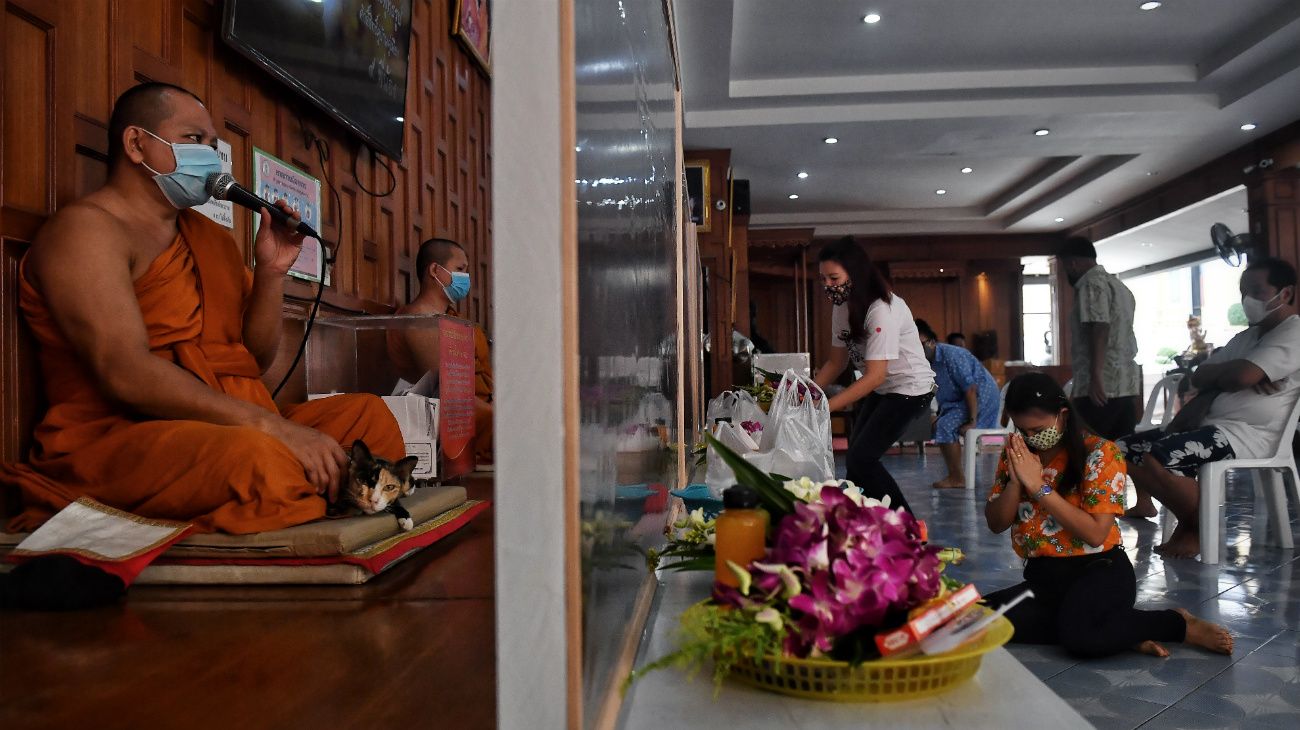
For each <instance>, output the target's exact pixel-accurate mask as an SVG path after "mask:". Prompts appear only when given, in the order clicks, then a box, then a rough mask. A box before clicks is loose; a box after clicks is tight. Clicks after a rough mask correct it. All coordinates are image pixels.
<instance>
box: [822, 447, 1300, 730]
mask: <svg viewBox="0 0 1300 730" xmlns="http://www.w3.org/2000/svg"><path fill="white" fill-rule="evenodd" d="M885 465H886V467H887V468H888V469H889V470H890V472H891V473H892V474H893V475H894V477H895V479H897V480H898V483H899V484H900V485H901V486H902V487H903V492H904V493H905V495H906V496H907V499H908V501H909V502H910V503H911V505H912V509H913V510H914V511H915V512H916V514H917V516H918V517H920V518H922V519H924V520H926V522H927V524H928V525H929V527H930V535H931V539H933V540H935V541H937V542H942V543H945V544H952V545H956V546H959V547H961V548H963V549H964V550H965V551H966V555H967V560H966V562H965V563H964V564H962V565H960V566H955V567H953V568H952V571H953V575H954V576H955V577H958V578H960V579H962V580H966V581H972V582H974V583H975V584H976V585H978V586H979V588H980V590H981V592H990V591H993V590H996V589H998V588H1004V587H1006V586H1010V585H1014V584H1016V583H1018V582H1020V580H1021V571H1022V569H1023V564H1022V563H1021V561H1020V559H1019V558H1018V557H1017V556H1016V555H1015V553H1014V552H1012V550H1011V542H1010V537H1009V535H1008V534H1005V533H1004V534H1002V535H994V534H993V533H991V532H989V530H988V528H987V527H986V526H985V524H984V513H983V507H984V499H985V497H986V496H987V494H988V489H987V488H986V487H984V488H980V489H978V490H973V491H964V490H963V491H957V490H943V491H938V490H934V489H931V488H930V486H929V485H930V483H931V482H934V481H935V480H936V479H938V478H939V477H941V476H943V473H944V468H943V461H942V459H940V458H939V456H938V454H933V453H932V454H928V455H926V456H924V457H919V456H917V455H915V453H914V452H913V453H909V454H906V455H902V456H890V457H886V460H885ZM840 466H841V470H842V469H843V463H842V456H841V464H840ZM994 466H995V464H994V458H993V457H992V456H985V457H984V458H983V461H982V462H981V463H980V469H979V474H980V483H981V484H984V483H987V482H989V481H991V479H992V474H993V469H994ZM841 473H842V471H841ZM1252 489H1253V482H1252V481H1251V480H1250V479H1244V478H1234V479H1232V480H1230V482H1229V485H1228V494H1227V504H1226V505H1225V509H1224V515H1225V519H1224V522H1225V529H1224V541H1225V543H1224V544H1225V547H1224V548H1223V552H1222V554H1221V558H1222V560H1223V562H1222V563H1221V564H1220V565H1217V566H1214V565H1203V564H1201V563H1200V561H1198V560H1169V561H1165V560H1162V559H1161V558H1160V556H1159V555H1156V554H1155V553H1153V552H1152V550H1151V548H1152V547H1154V546H1155V545H1156V544H1157V543H1159V542H1160V527H1159V524H1158V522H1157V521H1156V520H1151V521H1135V520H1121V523H1120V529H1121V531H1122V533H1123V536H1124V546H1125V548H1126V550H1127V552H1128V553H1129V557H1130V558H1132V560H1133V565H1134V568H1135V571H1136V573H1137V576H1138V601H1139V603H1140V604H1141V606H1142V607H1146V608H1175V607H1182V608H1186V609H1188V610H1190V611H1191V612H1192V613H1194V614H1196V615H1198V616H1201V617H1203V618H1207V619H1210V620H1214V621H1218V622H1221V623H1223V624H1224V625H1226V626H1227V627H1228V628H1229V629H1230V630H1231V631H1232V632H1233V634H1234V636H1235V637H1236V647H1237V648H1236V651H1235V652H1234V653H1233V655H1232V656H1230V657H1223V656H1217V655H1213V654H1209V653H1207V652H1203V651H1199V650H1197V649H1192V648H1189V647H1183V646H1179V645H1173V646H1170V647H1169V648H1170V651H1171V652H1172V656H1170V657H1169V658H1167V659H1157V658H1154V657H1148V656H1143V655H1140V654H1136V653H1133V654H1122V655H1119V656H1115V657H1110V658H1108V659H1101V660H1089V661H1080V660H1077V659H1075V658H1073V657H1071V656H1069V655H1068V654H1066V653H1065V652H1064V651H1062V650H1060V649H1058V648H1056V647H1042V646H1020V645H1013V646H1011V647H1010V649H1011V652H1012V653H1013V654H1014V655H1015V656H1016V657H1017V658H1018V659H1019V660H1020V661H1021V662H1022V663H1023V664H1024V665H1025V666H1026V667H1028V668H1029V669H1030V671H1032V672H1034V674H1036V675H1037V676H1038V677H1039V678H1041V679H1042V680H1043V681H1044V682H1046V683H1047V685H1048V686H1049V687H1051V688H1052V689H1053V690H1055V691H1056V692H1057V693H1058V694H1059V695H1061V697H1063V698H1064V699H1065V700H1066V701H1067V702H1069V703H1070V704H1071V705H1072V706H1073V707H1075V709H1077V710H1078V711H1079V712H1080V713H1081V714H1083V715H1084V716H1085V717H1087V718H1088V720H1089V721H1090V722H1092V723H1093V724H1094V725H1096V726H1097V727H1098V728H1103V729H1108V728H1137V727H1141V728H1144V729H1147V728H1252V727H1258V728H1280V727H1286V728H1297V727H1300V668H1298V665H1300V551H1296V550H1289V551H1287V550H1282V549H1280V548H1276V547H1268V546H1266V545H1265V544H1264V542H1265V538H1266V536H1265V535H1264V534H1263V533H1262V529H1263V528H1264V525H1265V524H1266V523H1267V520H1266V519H1265V515H1264V514H1263V513H1261V514H1260V515H1259V519H1256V515H1255V509H1256V505H1255V498H1254V494H1253V493H1252ZM1130 498H1131V496H1130ZM1295 512H1296V507H1295V505H1292V506H1291V515H1292V516H1293V519H1292V525H1293V527H1294V526H1295V525H1296V524H1297V521H1296V520H1295V519H1294V515H1295ZM1252 530H1254V531H1255V532H1254V534H1252Z"/></svg>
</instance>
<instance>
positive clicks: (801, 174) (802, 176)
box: [795, 172, 808, 180]
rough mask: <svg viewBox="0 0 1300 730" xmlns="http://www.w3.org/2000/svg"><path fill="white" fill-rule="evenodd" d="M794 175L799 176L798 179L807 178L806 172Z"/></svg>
mask: <svg viewBox="0 0 1300 730" xmlns="http://www.w3.org/2000/svg"><path fill="white" fill-rule="evenodd" d="M795 177H797V178H799V179H800V180H807V179H808V173H806V172H801V173H799V174H798V175H795Z"/></svg>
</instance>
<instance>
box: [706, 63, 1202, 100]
mask: <svg viewBox="0 0 1300 730" xmlns="http://www.w3.org/2000/svg"><path fill="white" fill-rule="evenodd" d="M1196 79H1197V76H1196V66H1194V65H1192V64H1181V65H1165V66H1096V67H1078V68H1021V69H997V70H992V69H987V70H980V71H942V72H927V73H896V74H862V75H844V76H811V77H802V78H799V77H791V78H764V79H733V80H732V81H731V83H730V92H731V97H732V98H748V97H774V96H837V95H840V94H880V93H891V92H900V91H958V90H960V91H971V90H982V89H1024V88H1036V87H1068V86H1120V85H1122V86H1129V85H1136V84H1178V83H1192V82H1195V81H1196Z"/></svg>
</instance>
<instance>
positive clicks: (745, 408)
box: [731, 390, 767, 442]
mask: <svg viewBox="0 0 1300 730" xmlns="http://www.w3.org/2000/svg"><path fill="white" fill-rule="evenodd" d="M731 422H732V423H733V424H735V425H736V426H738V427H740V428H742V429H744V431H745V433H747V434H749V435H750V437H751V438H753V439H754V441H756V442H758V441H761V440H762V438H763V432H764V431H765V430H767V414H766V413H764V412H763V409H762V407H760V406H759V405H758V400H756V399H755V398H754V396H753V395H752V394H751V393H749V392H747V391H743V390H738V391H736V401H735V407H734V408H733V409H732V411H731Z"/></svg>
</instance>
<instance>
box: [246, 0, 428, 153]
mask: <svg viewBox="0 0 1300 730" xmlns="http://www.w3.org/2000/svg"><path fill="white" fill-rule="evenodd" d="M222 38H223V39H224V40H225V42H226V43H227V44H229V45H230V46H231V47H233V48H234V49H235V50H237V51H239V52H240V53H241V54H243V55H245V56H247V57H248V58H249V59H251V60H252V61H253V62H255V63H257V64H258V65H259V66H261V67H263V68H264V69H266V70H267V71H269V72H271V73H272V74H273V75H275V76H276V77H278V78H279V79H281V80H282V81H284V82H285V83H287V84H289V85H290V86H292V87H293V88H294V90H296V91H297V92H298V93H300V94H302V95H303V96H306V97H307V98H308V99H310V100H311V101H312V102H314V103H315V104H317V105H318V106H319V107H320V108H321V109H323V110H324V111H325V112H326V113H328V114H329V115H330V116H332V117H334V118H335V119H336V120H338V121H339V122H340V123H342V124H343V125H344V126H345V127H347V128H348V129H350V130H352V132H354V133H356V134H357V135H358V136H360V137H361V138H362V139H363V140H365V141H366V142H367V143H368V144H370V145H371V146H372V147H374V148H375V149H378V150H379V151H381V152H383V153H384V154H386V155H388V156H389V157H391V158H393V159H395V160H401V159H402V133H403V131H404V129H405V126H406V125H405V116H406V74H407V52H408V50H409V49H410V44H411V0H226V7H225V17H224V21H223V23H222Z"/></svg>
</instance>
